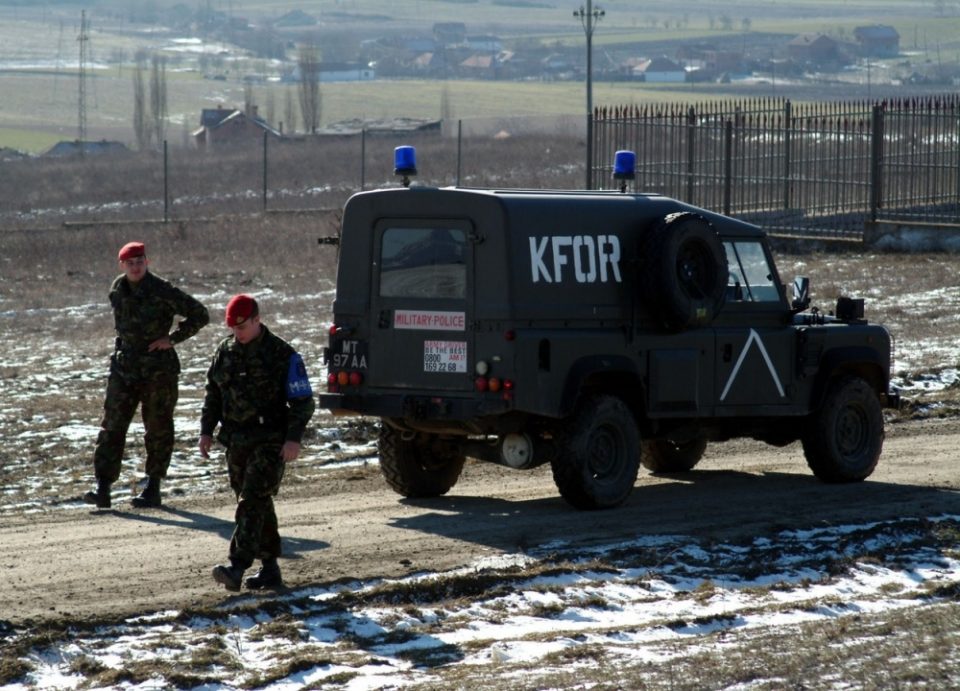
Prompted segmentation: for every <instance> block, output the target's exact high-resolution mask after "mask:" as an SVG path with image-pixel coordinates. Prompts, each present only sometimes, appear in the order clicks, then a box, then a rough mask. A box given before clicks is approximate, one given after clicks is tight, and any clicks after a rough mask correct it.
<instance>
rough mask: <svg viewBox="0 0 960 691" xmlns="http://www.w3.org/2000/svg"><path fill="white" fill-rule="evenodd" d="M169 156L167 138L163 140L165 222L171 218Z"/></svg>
mask: <svg viewBox="0 0 960 691" xmlns="http://www.w3.org/2000/svg"><path fill="white" fill-rule="evenodd" d="M167 159H168V156H167V140H166V139H164V140H163V222H164V223H166V222H167V221H169V220H170V183H169V179H170V166H169V163H168V160H167Z"/></svg>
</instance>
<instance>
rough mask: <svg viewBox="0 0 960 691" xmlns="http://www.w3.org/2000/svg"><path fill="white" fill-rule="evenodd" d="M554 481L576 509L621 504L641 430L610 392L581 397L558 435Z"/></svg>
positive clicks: (632, 479) (633, 476) (633, 475)
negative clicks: (608, 393)
mask: <svg viewBox="0 0 960 691" xmlns="http://www.w3.org/2000/svg"><path fill="white" fill-rule="evenodd" d="M557 442H558V443H557V453H556V454H555V455H554V457H553V458H552V459H551V462H550V465H551V467H552V468H553V481H554V482H555V483H556V485H557V489H559V490H560V496H562V497H563V498H564V499H565V500H566V501H567V502H568V503H569V504H571V505H572V506H574V507H576V508H578V509H607V508H611V507H614V506H617V505H619V504H622V503H623V502H624V501H625V500H626V498H627V497H628V496H630V492H631V491H632V490H633V485H634V483H636V481H637V473H638V471H639V469H640V433H639V432H638V430H637V424H636V420H635V419H634V417H633V414H632V413H631V412H630V409H629V408H628V407H627V406H626V404H625V403H624V402H623V401H622V400H620V399H619V398H616V397H614V396H591V397H589V398H587V399H585V400H583V401H582V402H581V403H580V405H579V406H578V407H577V410H576V412H574V414H573V415H572V416H571V418H570V419H569V420H567V421H566V422H565V424H564V426H563V430H562V431H561V432H560V433H559V434H558V435H557Z"/></svg>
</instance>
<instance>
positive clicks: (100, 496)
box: [83, 480, 110, 509]
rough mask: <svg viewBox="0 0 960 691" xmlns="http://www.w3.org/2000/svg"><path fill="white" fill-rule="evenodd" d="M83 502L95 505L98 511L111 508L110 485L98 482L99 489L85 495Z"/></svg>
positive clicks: (101, 481) (102, 481) (103, 481)
mask: <svg viewBox="0 0 960 691" xmlns="http://www.w3.org/2000/svg"><path fill="white" fill-rule="evenodd" d="M83 501H84V502H86V503H87V504H93V505H94V506H96V507H97V508H98V509H109V508H110V483H109V482H106V481H105V480H98V481H97V489H96V490H90V491H89V492H87V493H86V494H84V495H83Z"/></svg>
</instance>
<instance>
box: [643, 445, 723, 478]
mask: <svg viewBox="0 0 960 691" xmlns="http://www.w3.org/2000/svg"><path fill="white" fill-rule="evenodd" d="M706 450H707V440H706V439H704V438H703V437H695V438H694V439H691V440H689V441H684V442H676V441H673V440H672V439H648V440H647V441H645V442H643V446H642V448H641V450H640V462H641V463H643V467H644V468H646V469H647V470H649V471H651V472H653V473H682V472H685V471H687V470H693V468H694V466H696V465H697V463H699V462H700V459H701V458H703V453H704V451H706Z"/></svg>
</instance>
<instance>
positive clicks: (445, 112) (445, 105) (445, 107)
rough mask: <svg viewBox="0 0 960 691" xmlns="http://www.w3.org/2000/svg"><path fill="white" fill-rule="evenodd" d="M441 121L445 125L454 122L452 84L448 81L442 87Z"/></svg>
mask: <svg viewBox="0 0 960 691" xmlns="http://www.w3.org/2000/svg"><path fill="white" fill-rule="evenodd" d="M440 119H441V120H443V121H444V123H445V124H446V123H448V122H453V103H452V102H451V100H450V83H449V82H447V81H444V82H443V86H442V87H440Z"/></svg>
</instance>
